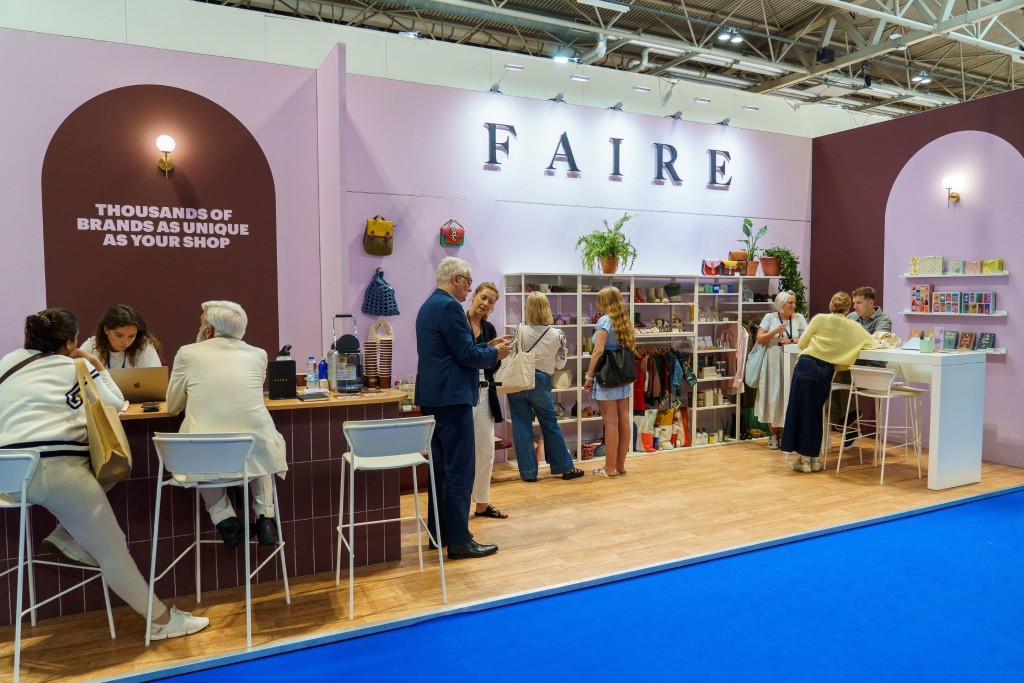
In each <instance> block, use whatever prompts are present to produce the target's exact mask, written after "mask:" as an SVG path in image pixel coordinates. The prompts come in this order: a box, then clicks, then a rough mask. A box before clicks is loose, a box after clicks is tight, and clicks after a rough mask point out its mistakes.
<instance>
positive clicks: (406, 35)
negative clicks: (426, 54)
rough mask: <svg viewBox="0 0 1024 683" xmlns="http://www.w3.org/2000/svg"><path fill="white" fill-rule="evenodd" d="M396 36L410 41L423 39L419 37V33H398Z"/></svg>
mask: <svg viewBox="0 0 1024 683" xmlns="http://www.w3.org/2000/svg"><path fill="white" fill-rule="evenodd" d="M398 35H400V36H402V37H403V38H409V39H410V40H416V39H418V38H422V37H423V36H421V35H420V32H419V31H399V32H398Z"/></svg>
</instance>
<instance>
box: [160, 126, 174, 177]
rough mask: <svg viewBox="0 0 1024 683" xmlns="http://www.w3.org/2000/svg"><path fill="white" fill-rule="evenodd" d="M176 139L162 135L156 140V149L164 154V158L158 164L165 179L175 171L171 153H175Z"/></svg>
mask: <svg viewBox="0 0 1024 683" xmlns="http://www.w3.org/2000/svg"><path fill="white" fill-rule="evenodd" d="M174 147H175V143H174V138H172V137H171V136H170V135H161V136H159V137H158V138H157V139H156V148H157V149H158V150H160V151H161V152H163V154H164V156H163V158H162V159H160V161H158V162H157V166H158V167H159V168H160V170H161V171H163V172H164V178H167V177H168V175H167V174H168V173H170V172H171V171H173V170H174V162H173V161H171V152H173V151H174Z"/></svg>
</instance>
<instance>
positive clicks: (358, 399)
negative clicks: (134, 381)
mask: <svg viewBox="0 0 1024 683" xmlns="http://www.w3.org/2000/svg"><path fill="white" fill-rule="evenodd" d="M404 398H405V392H404V391H398V390H397V389H383V390H381V391H377V392H374V393H366V394H364V393H359V394H333V395H332V396H331V398H329V399H325V400H322V401H300V400H299V399H297V398H285V399H278V400H274V401H272V400H270V399H269V398H266V397H264V398H263V403H264V404H265V405H266V406H267V410H271V411H273V410H297V409H299V408H330V407H332V406H333V407H338V406H365V405H379V404H381V403H397V402H398V401H401V400H402V399H404ZM154 417H173V416H172V415H171V414H170V413H169V412H167V403H166V402H161V403H160V409H159V410H157V411H155V412H152V413H144V412H142V404H141V403H132V404H131V405H130V406H128V410H127V412H125V413H122V414H121V419H122V420H149V419H151V418H154Z"/></svg>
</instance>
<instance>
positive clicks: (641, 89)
mask: <svg viewBox="0 0 1024 683" xmlns="http://www.w3.org/2000/svg"><path fill="white" fill-rule="evenodd" d="M635 92H638V93H643V94H646V93H649V92H651V89H650V88H648V87H647V86H645V85H634V86H633V89H632V90H631V91H630V92H629V95H632V94H633V93H635ZM629 95H626V97H624V98H623V99H622V100H620V101H619V102H616V103H615V104H614V105H612V106H611V107H608V108H609V109H613V110H615V111H622V105H623V104H625V103H626V100H628V99H629Z"/></svg>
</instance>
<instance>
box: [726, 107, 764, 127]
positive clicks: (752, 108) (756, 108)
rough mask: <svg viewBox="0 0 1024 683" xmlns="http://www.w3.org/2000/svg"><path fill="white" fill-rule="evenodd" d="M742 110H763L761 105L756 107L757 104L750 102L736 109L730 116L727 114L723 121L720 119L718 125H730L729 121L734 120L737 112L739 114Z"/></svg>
mask: <svg viewBox="0 0 1024 683" xmlns="http://www.w3.org/2000/svg"><path fill="white" fill-rule="evenodd" d="M741 111H761V108H760V107H755V106H753V105H750V104H748V105H745V106H742V107H740V108H739V109H737V110H736V111H734V112H733V113H732V114H730V115H729V116H727V117H725V118H724V119H722V120H721V121H719V122H718V124H717V125H719V126H728V125H729V122H730V121H732V117H733V116H736V114H739V113H740V112H741Z"/></svg>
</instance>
